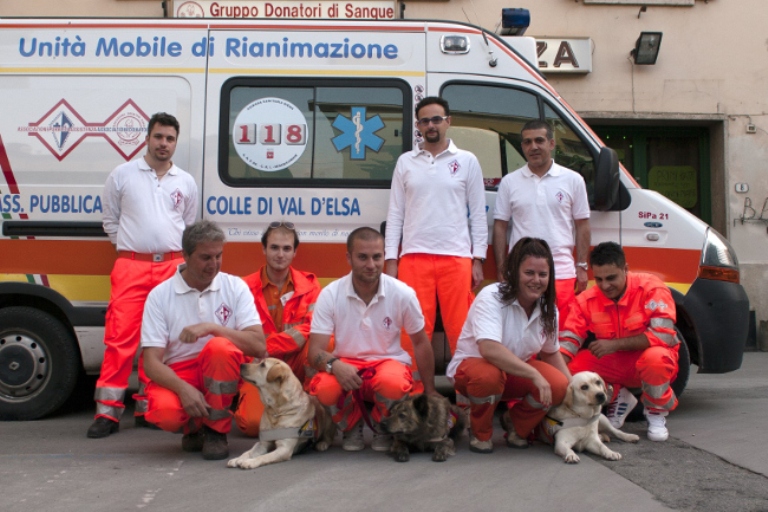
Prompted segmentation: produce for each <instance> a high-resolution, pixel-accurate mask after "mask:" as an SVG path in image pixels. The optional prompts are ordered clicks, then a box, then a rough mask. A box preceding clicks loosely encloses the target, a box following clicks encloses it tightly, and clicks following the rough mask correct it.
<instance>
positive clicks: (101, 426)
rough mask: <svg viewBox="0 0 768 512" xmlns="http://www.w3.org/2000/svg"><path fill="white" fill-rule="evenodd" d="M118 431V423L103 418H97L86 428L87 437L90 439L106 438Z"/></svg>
mask: <svg viewBox="0 0 768 512" xmlns="http://www.w3.org/2000/svg"><path fill="white" fill-rule="evenodd" d="M118 430H120V423H118V422H116V421H115V420H111V419H109V418H105V417H104V416H99V417H98V418H96V421H94V422H93V424H92V425H91V426H90V427H88V434H87V435H88V437H90V438H91V439H98V438H100V437H107V436H109V435H110V434H114V433H115V432H117V431H118Z"/></svg>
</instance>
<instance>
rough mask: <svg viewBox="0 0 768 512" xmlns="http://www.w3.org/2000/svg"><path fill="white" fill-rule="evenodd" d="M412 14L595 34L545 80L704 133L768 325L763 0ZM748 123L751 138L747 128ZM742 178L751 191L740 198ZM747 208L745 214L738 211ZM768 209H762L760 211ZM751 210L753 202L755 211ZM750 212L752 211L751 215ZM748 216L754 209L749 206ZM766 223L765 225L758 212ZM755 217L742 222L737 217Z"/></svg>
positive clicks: (454, 8) (767, 18)
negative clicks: (642, 38) (650, 43)
mask: <svg viewBox="0 0 768 512" xmlns="http://www.w3.org/2000/svg"><path fill="white" fill-rule="evenodd" d="M405 4H406V9H405V16H406V17H407V18H411V19H416V18H441V19H452V20H459V21H466V22H470V23H473V24H476V25H480V26H482V27H485V28H487V29H489V30H493V29H494V28H495V27H496V26H497V25H498V23H499V21H500V16H501V9H502V8H503V7H524V8H527V9H529V10H530V13H531V26H530V28H529V29H528V31H527V33H526V35H529V36H534V37H537V38H544V37H590V38H592V40H593V42H594V51H593V71H592V73H589V74H586V75H556V74H550V75H548V79H549V80H550V82H551V83H552V84H553V86H554V87H555V88H556V89H557V90H558V91H559V92H560V93H561V95H562V97H563V98H565V99H566V101H568V102H569V103H570V104H571V105H572V106H573V107H574V108H575V109H576V110H577V111H579V112H580V113H582V115H583V117H585V118H587V119H590V120H591V121H592V122H595V121H601V120H613V121H614V122H616V120H621V121H622V122H625V123H627V124H630V123H638V124H640V123H643V124H658V125H664V124H675V123H677V124H680V123H689V124H690V125H699V126H700V125H705V126H707V127H708V128H709V129H710V153H711V154H710V160H711V164H712V166H711V175H712V179H711V188H712V202H713V205H712V224H713V225H714V226H715V227H716V228H717V229H718V230H719V231H720V232H721V233H723V234H724V235H725V236H726V237H727V238H728V239H729V240H730V242H731V244H732V245H733V247H734V248H735V250H736V252H737V254H738V257H739V261H740V263H741V270H742V283H743V284H744V286H745V288H746V290H747V293H748V294H749V297H750V301H751V303H752V305H753V307H754V308H755V310H756V317H757V320H758V322H759V321H760V320H768V294H767V293H764V292H762V290H761V288H762V285H763V284H764V283H765V282H766V278H767V277H768V203H766V200H768V172H766V169H765V167H766V166H768V94H766V84H768V9H767V8H766V5H765V0H729V1H726V0H703V1H702V0H697V1H695V3H694V4H693V5H692V6H689V7H670V6H654V5H649V6H647V8H646V10H645V11H644V12H643V11H641V8H640V5H595V4H589V5H585V4H584V3H583V0H516V1H515V2H513V5H510V4H509V2H508V0H442V1H440V0H411V1H406V2H405ZM0 14H2V15H3V16H35V15H37V16H104V17H111V16H114V17H161V16H163V9H162V3H161V1H160V0H152V1H147V0H57V1H56V2H50V1H48V0H3V4H2V11H1V12H0ZM641 31H661V32H663V34H664V35H663V39H662V43H661V51H660V54H659V59H658V62H657V64H656V65H653V66H634V65H633V64H632V62H631V60H630V58H629V51H630V50H631V49H632V48H633V47H634V44H635V40H636V39H637V37H638V36H639V34H640V32H641ZM748 125H754V132H755V133H747V127H748ZM737 183H746V184H747V185H748V186H749V192H748V193H737V192H736V190H735V186H736V184H737ZM745 202H746V206H747V207H746V208H745ZM764 203H766V211H765V212H763V211H762V210H763V205H764ZM750 205H751V206H750ZM750 208H751V209H750ZM753 210H754V211H753ZM761 213H762V216H763V218H764V219H766V221H765V222H763V221H760V220H759V219H760V216H761ZM745 215H746V217H754V218H753V219H749V220H747V221H746V222H741V219H742V218H743V217H744V216H745Z"/></svg>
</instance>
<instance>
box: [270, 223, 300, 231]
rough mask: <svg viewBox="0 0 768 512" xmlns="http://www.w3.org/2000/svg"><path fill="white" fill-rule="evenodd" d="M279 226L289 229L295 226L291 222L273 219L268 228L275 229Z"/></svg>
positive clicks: (293, 229) (292, 229) (293, 228)
mask: <svg viewBox="0 0 768 512" xmlns="http://www.w3.org/2000/svg"><path fill="white" fill-rule="evenodd" d="M279 227H284V228H287V229H290V230H291V231H295V230H296V226H295V225H294V224H293V222H285V221H275V222H270V223H269V229H277V228H279Z"/></svg>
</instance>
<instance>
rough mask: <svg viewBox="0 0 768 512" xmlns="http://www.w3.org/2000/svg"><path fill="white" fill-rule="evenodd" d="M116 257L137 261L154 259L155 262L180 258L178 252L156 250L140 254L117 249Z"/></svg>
mask: <svg viewBox="0 0 768 512" xmlns="http://www.w3.org/2000/svg"><path fill="white" fill-rule="evenodd" d="M117 257H118V258H127V259H129V260H137V261H154V262H155V263H159V262H161V261H171V260H175V259H176V258H181V253H180V252H166V253H162V252H158V253H154V254H142V253H140V252H132V251H117Z"/></svg>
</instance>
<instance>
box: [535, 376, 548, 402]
mask: <svg viewBox="0 0 768 512" xmlns="http://www.w3.org/2000/svg"><path fill="white" fill-rule="evenodd" d="M533 385H534V386H536V389H538V390H539V403H541V405H543V406H544V407H549V406H550V405H552V387H551V386H550V385H549V382H548V381H547V379H545V378H544V377H542V375H541V374H540V373H539V372H536V376H535V377H534V378H533Z"/></svg>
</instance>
